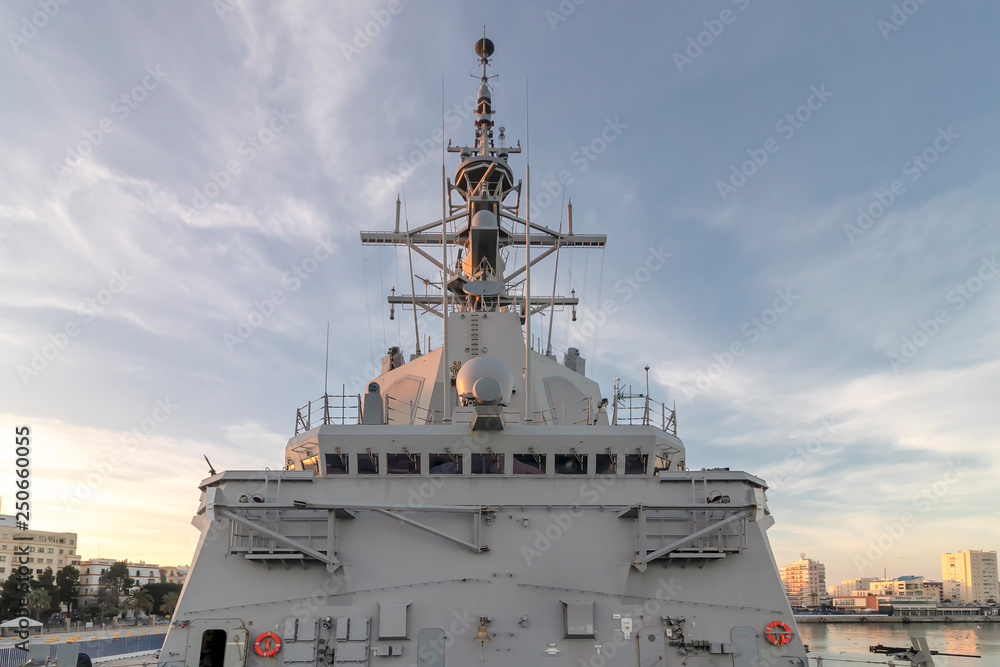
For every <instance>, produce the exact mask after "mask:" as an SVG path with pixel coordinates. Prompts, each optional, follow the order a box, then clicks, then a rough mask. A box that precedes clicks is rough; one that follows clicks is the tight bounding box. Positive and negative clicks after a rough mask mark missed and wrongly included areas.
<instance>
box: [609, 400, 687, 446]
mask: <svg viewBox="0 0 1000 667" xmlns="http://www.w3.org/2000/svg"><path fill="white" fill-rule="evenodd" d="M625 424H627V425H630V426H636V425H638V426H656V427H657V428H659V429H660V430H662V431H666V432H667V433H669V434H670V435H673V436H676V435H677V406H676V404H675V405H674V406H673V407H669V408H668V407H667V406H666V404H664V403H660V402H659V401H656V400H654V399H652V398H650V397H649V396H648V395H644V394H633V393H631V392H629V393H625V392H620V393H618V395H617V396H615V405H614V418H613V420H612V425H613V426H618V425H625Z"/></svg>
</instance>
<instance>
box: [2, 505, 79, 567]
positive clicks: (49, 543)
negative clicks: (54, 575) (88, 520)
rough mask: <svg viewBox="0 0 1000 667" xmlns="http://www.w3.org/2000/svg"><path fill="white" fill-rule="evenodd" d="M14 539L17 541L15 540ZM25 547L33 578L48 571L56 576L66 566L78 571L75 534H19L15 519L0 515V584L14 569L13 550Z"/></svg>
mask: <svg viewBox="0 0 1000 667" xmlns="http://www.w3.org/2000/svg"><path fill="white" fill-rule="evenodd" d="M15 536H16V537H17V539H16V540H15V539H14V538H15ZM22 546H27V547H28V554H27V560H28V562H27V565H28V567H30V568H31V570H32V573H33V574H34V575H35V576H36V577H37V576H38V575H40V574H42V573H43V572H45V568H48V567H51V568H52V571H53V572H58V571H59V570H61V569H62V568H64V567H66V566H67V565H74V566H76V567H80V556H79V555H78V554H77V552H76V549H77V537H76V533H56V532H51V531H48V530H34V529H29V530H20V529H18V528H17V519H16V517H14V516H11V515H9V514H0V581H3V580H4V579H6V578H7V577H8V576H9V575H10V574H11V573H12V572H13V571H14V569H15V567H16V565H15V560H14V554H15V553H16V551H15V549H17V548H19V547H22Z"/></svg>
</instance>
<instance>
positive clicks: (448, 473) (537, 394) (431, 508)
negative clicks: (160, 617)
mask: <svg viewBox="0 0 1000 667" xmlns="http://www.w3.org/2000/svg"><path fill="white" fill-rule="evenodd" d="M493 51H494V47H493V44H492V42H490V41H489V40H488V39H485V38H484V39H482V40H480V41H479V42H478V43H477V44H476V53H477V55H478V57H479V62H480V64H481V65H482V77H481V80H480V82H479V89H478V107H477V109H476V119H475V135H474V141H473V142H472V143H471V144H470V145H468V146H451V145H450V143H449V151H451V152H453V153H458V154H459V165H458V168H457V170H456V172H455V173H454V177H453V179H445V178H444V177H442V181H443V184H442V187H443V192H442V215H441V219H439V220H437V221H435V222H432V223H429V224H426V225H423V226H418V227H416V228H414V229H410V228H409V224H408V223H407V224H406V227H405V228H404V229H401V228H400V216H399V208H398V204H397V214H396V224H395V227H394V229H393V230H392V231H386V232H364V233H362V236H361V240H362V242H363V243H365V244H393V245H401V246H406V247H407V250H408V252H415V253H418V254H419V255H420V256H422V257H423V258H424V259H425V260H427V261H429V262H432V263H433V264H435V265H436V266H437V268H438V270H439V271H440V272H441V276H442V282H441V287H442V289H441V294H440V296H434V295H431V296H418V295H415V294H411V295H398V296H397V295H393V296H391V297H390V303H391V304H392V307H393V308H395V307H397V306H398V307H400V308H401V309H402V308H404V307H409V308H413V309H420V310H422V311H429V312H430V313H433V314H434V315H437V316H440V317H441V318H442V319H443V333H444V336H443V344H442V345H440V346H439V347H437V348H436V349H432V350H431V349H428V350H423V351H421V350H420V348H419V342H418V344H417V349H416V350H415V352H414V354H413V355H412V356H411V357H410V358H409V359H404V358H403V354H402V352H401V351H400V350H399V349H398V348H392V349H390V350H389V353H388V354H387V355H386V357H385V358H384V359H383V364H382V372H381V374H380V375H379V376H378V377H375V378H373V379H372V380H371V381H370V382H368V384H367V386H366V387H365V390H364V391H363V392H362V393H361V394H359V395H357V396H354V397H345V396H328V395H327V396H323V397H322V398H321V399H320V400H318V401H314V402H312V403H310V404H308V405H306V406H305V407H303V408H301V409H300V410H299V411H298V415H297V420H296V432H295V435H294V437H292V438H291V440H290V441H289V443H288V445H287V447H286V448H285V453H284V462H283V463H284V465H283V466H282V468H283V469H281V470H263V471H261V470H230V471H226V472H223V473H219V474H215V475H213V476H211V477H209V478H208V479H206V480H204V481H203V482H202V484H201V490H202V498H201V503H200V506H199V508H198V512H197V515H196V516H195V519H194V523H195V525H196V526H197V527H198V528H199V529H200V531H201V538H200V541H199V543H198V546H197V551H196V555H195V558H194V561H193V565H192V569H191V572H190V574H189V576H188V578H187V581H186V583H185V586H184V590H183V592H182V595H181V598H180V602H179V604H178V606H177V609H176V612H175V613H174V616H173V619H172V622H171V627H170V630H169V633H168V635H167V638H166V641H165V643H164V646H163V649H162V651H161V653H160V656H159V664H160V665H161V666H162V667H182V666H183V667H243V666H249V667H263V666H265V665H273V664H278V665H288V666H290V667H292V666H294V667H321V666H326V665H352V666H355V667H361V666H367V665H385V666H386V667H391V666H392V665H398V666H400V667H402V666H404V665H406V666H409V665H419V666H421V667H443V666H444V665H446V664H447V665H473V664H488V665H553V666H555V665H574V666H576V665H583V666H586V665H591V666H593V667H604V666H605V665H625V666H629V667H631V666H632V665H638V666H639V667H650V666H652V665H657V664H661V665H681V664H684V665H689V666H692V667H697V666H701V665H705V666H707V665H718V666H726V667H758V666H759V665H804V664H805V652H804V648H803V646H802V642H801V641H800V639H799V636H798V632H797V629H796V626H795V622H794V619H793V617H792V613H791V610H790V608H789V605H788V601H787V599H786V597H785V594H784V592H783V589H782V586H781V582H780V580H779V576H778V571H777V568H776V566H775V562H774V558H773V556H772V554H771V550H770V547H769V545H768V540H767V536H766V530H767V529H768V527H769V526H770V525H771V524H772V523H773V520H772V518H771V516H770V514H769V512H768V510H767V507H766V502H765V497H764V492H765V488H766V484H765V483H764V481H763V480H761V479H759V478H757V477H755V476H753V475H750V474H748V473H745V472H737V471H730V470H728V469H712V470H700V471H691V470H688V469H687V465H686V458H687V457H686V454H685V448H684V445H683V443H682V442H681V440H680V439H679V438H678V437H677V428H676V417H675V413H674V411H673V409H672V408H669V407H667V406H666V405H664V404H660V403H656V402H654V401H652V400H651V399H650V398H649V396H648V395H643V396H642V398H641V400H639V401H638V403H637V404H636V403H627V402H624V401H625V399H622V398H621V397H620V394H621V392H619V390H618V388H617V387H616V389H615V394H614V396H613V398H612V400H611V401H608V400H606V399H604V398H602V396H601V391H600V388H599V387H598V385H597V383H596V382H594V381H593V380H591V379H589V378H587V377H586V375H585V363H584V360H583V359H582V358H581V357H580V356H579V353H578V352H577V351H576V350H573V349H570V350H569V351H568V352H567V353H566V354H565V355H564V357H563V359H562V360H561V361H560V360H559V359H557V358H556V357H555V356H554V355H552V354H551V353H550V350H549V349H545V350H537V351H536V350H534V349H532V345H531V337H530V336H529V335H527V332H526V331H525V330H524V328H526V327H530V314H532V313H536V312H541V311H543V310H546V309H554V308H555V307H557V306H559V307H568V308H575V306H576V304H577V300H576V298H575V296H571V297H569V298H565V297H557V296H553V295H545V296H533V295H532V293H531V290H530V288H529V286H528V284H527V282H528V280H530V278H529V274H530V267H531V266H532V265H534V264H536V263H537V262H539V261H541V260H543V259H545V258H547V257H549V256H551V255H553V253H556V254H558V252H559V250H560V249H570V248H600V247H602V246H603V245H604V244H605V240H606V239H605V236H603V235H596V234H578V233H575V231H574V230H573V225H572V214H571V211H570V214H569V216H568V218H567V227H566V230H565V232H564V231H563V230H562V229H561V228H560V229H559V230H558V231H554V230H552V229H550V228H548V227H545V226H543V225H540V224H538V223H536V222H531V221H530V219H529V217H528V207H527V205H526V204H527V199H528V196H527V195H528V193H527V188H525V196H524V197H523V198H522V182H521V181H519V180H518V181H515V177H514V171H513V169H512V167H511V166H510V164H509V163H508V160H509V158H510V156H511V155H513V154H516V153H518V152H520V146H519V144H518V145H515V146H508V145H506V137H505V136H504V134H503V129H502V128H497V130H496V131H495V130H494V120H493V115H494V109H493V100H492V90H491V87H490V83H489V77H488V69H487V68H488V66H489V65H490V60H491V57H492V55H493ZM449 247H451V248H456V249H457V253H456V259H455V261H449V259H448V254H447V252H444V251H445V250H446V249H447V248H449ZM517 249H519V250H520V256H521V257H522V258H523V262H522V263H520V265H519V266H515V262H513V261H512V250H517ZM417 340H418V341H419V337H417Z"/></svg>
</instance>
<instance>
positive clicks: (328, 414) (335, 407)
mask: <svg viewBox="0 0 1000 667" xmlns="http://www.w3.org/2000/svg"><path fill="white" fill-rule="evenodd" d="M349 399H350V400H349ZM355 403H356V404H355ZM360 423H361V394H347V393H342V394H324V395H323V396H321V397H320V398H317V399H316V400H313V401H309V402H308V403H306V404H305V405H303V406H302V407H301V408H299V409H298V410H296V413H295V435H298V434H300V433H305V432H306V431H309V430H311V429H313V428H315V427H316V426H319V425H321V424H324V425H330V424H360Z"/></svg>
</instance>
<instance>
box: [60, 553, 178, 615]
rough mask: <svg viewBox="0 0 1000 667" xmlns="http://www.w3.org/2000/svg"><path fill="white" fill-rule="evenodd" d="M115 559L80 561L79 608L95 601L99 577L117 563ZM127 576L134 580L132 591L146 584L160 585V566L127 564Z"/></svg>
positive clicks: (140, 563) (99, 582) (98, 587)
mask: <svg viewBox="0 0 1000 667" xmlns="http://www.w3.org/2000/svg"><path fill="white" fill-rule="evenodd" d="M117 562H118V560H117V559H115V558H91V559H89V560H85V561H82V562H81V563H80V565H79V566H78V567H79V568H80V606H81V607H84V606H86V605H88V604H91V603H93V602H96V601H97V594H98V593H99V592H100V590H101V587H102V586H101V575H102V574H104V573H105V572H107V571H108V568H109V567H111V566H112V565H114V564H115V563H117ZM127 565H128V576H130V577H132V579H134V580H135V586H134V588H133V589H132V590H135V589H138V588H142V587H143V586H146V585H147V584H158V583H160V566H159V565H154V564H149V563H143V562H139V563H132V562H129V563H127Z"/></svg>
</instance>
